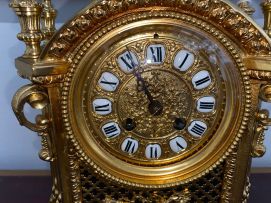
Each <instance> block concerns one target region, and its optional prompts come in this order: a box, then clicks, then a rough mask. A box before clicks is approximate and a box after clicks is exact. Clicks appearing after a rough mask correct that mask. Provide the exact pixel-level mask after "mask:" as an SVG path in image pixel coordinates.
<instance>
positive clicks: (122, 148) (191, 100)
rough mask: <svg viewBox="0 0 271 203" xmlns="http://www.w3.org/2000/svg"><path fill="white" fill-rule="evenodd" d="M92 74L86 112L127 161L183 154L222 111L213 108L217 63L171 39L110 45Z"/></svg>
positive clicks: (107, 144) (105, 143)
mask: <svg viewBox="0 0 271 203" xmlns="http://www.w3.org/2000/svg"><path fill="white" fill-rule="evenodd" d="M173 44H174V45H173ZM174 46H175V47H174ZM139 47H140V49H139ZM112 62H115V63H113V64H111V63H112ZM94 76H95V78H98V80H96V81H95V80H92V84H91V85H90V86H94V87H95V85H96V86H97V88H94V89H89V90H87V89H86V91H85V92H86V93H87V94H86V95H87V97H86V98H91V100H92V101H91V103H92V104H93V105H92V106H93V109H94V112H95V114H94V116H92V114H91V112H90V113H89V114H88V116H90V117H89V118H90V119H91V120H92V122H93V124H94V126H95V128H96V126H97V127H98V126H99V128H101V132H102V135H101V136H99V137H98V138H97V139H99V140H100V141H99V142H100V143H101V147H104V149H105V150H108V151H110V153H113V154H114V156H116V157H118V158H120V159H123V160H126V161H128V162H131V163H133V164H138V163H139V164H140V165H142V164H143V165H144V164H154V165H156V164H161V163H160V162H164V163H166V162H167V161H168V160H171V159H172V160H174V159H180V158H185V157H186V156H189V154H191V153H193V152H194V150H197V148H198V147H200V146H201V145H202V144H203V143H204V142H205V141H206V140H208V139H209V137H210V134H211V131H212V127H210V128H209V127H208V126H215V125H216V122H217V119H218V118H219V117H220V116H221V115H222V112H221V111H220V110H217V108H218V107H221V105H223V102H222V101H223V94H224V92H223V91H224V90H223V86H222V83H223V80H222V78H221V76H220V72H219V68H218V67H217V66H212V65H211V64H210V62H209V61H207V60H206V57H205V56H204V54H203V53H195V52H193V50H191V49H188V48H186V47H184V44H183V43H181V42H178V41H174V40H172V39H167V42H166V43H165V41H164V40H159V39H158V38H155V39H139V40H137V41H135V42H132V43H129V44H124V45H122V46H116V47H114V48H112V50H110V53H109V54H108V55H107V57H106V58H105V60H104V61H103V62H102V63H101V64H100V66H99V68H98V69H97V71H96V72H95V74H94ZM214 77H216V78H215V79H213V78H214ZM209 95H212V96H209ZM97 98H98V99H97ZM86 100H88V99H86ZM218 102H220V103H218ZM208 114H212V115H210V116H207V115H208ZM112 120H114V121H112ZM100 123H104V124H103V126H102V127H100ZM180 134H181V136H180ZM188 143H189V144H188ZM149 162H150V163H149Z"/></svg>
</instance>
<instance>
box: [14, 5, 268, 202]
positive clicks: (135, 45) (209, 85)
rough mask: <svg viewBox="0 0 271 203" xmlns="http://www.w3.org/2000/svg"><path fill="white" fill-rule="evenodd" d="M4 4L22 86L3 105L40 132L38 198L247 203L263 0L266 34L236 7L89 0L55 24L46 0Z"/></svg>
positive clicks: (260, 95)
mask: <svg viewBox="0 0 271 203" xmlns="http://www.w3.org/2000/svg"><path fill="white" fill-rule="evenodd" d="M10 6H11V7H12V8H13V9H14V10H15V12H16V14H17V15H18V17H19V19H20V23H21V28H22V30H21V33H19V34H18V39H20V40H21V41H23V42H24V43H25V44H26V50H25V53H24V55H22V56H21V57H19V58H17V59H16V61H15V63H16V68H17V69H18V73H19V75H20V76H21V77H23V78H27V79H29V80H30V81H31V84H29V85H26V86H24V87H22V88H21V89H19V90H18V92H17V93H16V94H15V96H14V99H13V101H12V107H13V110H14V112H15V114H16V116H17V118H18V120H19V122H20V123H21V124H22V125H24V126H26V127H27V128H29V129H31V130H33V131H35V132H38V134H39V135H40V136H41V140H42V149H41V151H40V154H39V155H40V158H41V159H43V160H45V161H49V162H50V164H51V174H52V179H53V191H52V195H51V198H50V202H95V201H96V202H195V201H203V202H209V201H212V202H245V201H246V200H247V198H248V192H249V185H250V184H249V169H250V164H251V158H252V157H261V156H263V155H264V153H265V146H264V145H263V140H264V131H265V130H266V128H267V126H268V125H270V123H271V121H270V119H269V113H268V111H267V110H263V109H260V105H261V101H266V102H270V93H269V92H270V88H271V87H270V82H269V81H270V78H271V72H270V67H269V64H270V53H271V52H270V51H271V46H270V38H269V37H268V34H269V30H270V22H268V19H269V17H270V3H269V2H268V1H267V2H266V3H263V4H262V7H263V10H264V12H265V18H266V19H267V20H266V22H265V28H264V29H265V31H266V32H267V34H266V32H265V31H264V30H262V29H261V28H260V27H259V26H258V25H257V24H256V23H255V22H254V21H253V20H252V19H251V17H249V15H251V14H252V12H253V8H251V7H250V5H249V3H248V2H242V3H240V5H239V7H237V6H235V5H233V4H232V3H230V2H229V1H223V0H221V1H217V0H178V1H177V0H170V1H162V0H102V1H92V2H91V3H90V4H89V5H88V6H87V7H86V8H85V9H83V10H82V11H81V12H79V13H78V14H77V15H76V16H75V17H74V18H73V19H71V20H70V21H69V22H67V23H66V24H64V25H63V26H62V28H61V29H60V30H58V31H56V29H55V17H56V13H57V12H56V10H55V9H54V8H53V6H52V3H51V1H50V0H44V1H43V2H42V3H37V2H36V1H34V0H28V1H27V0H21V1H20V0H14V1H12V2H11V3H10ZM240 7H241V8H240ZM245 12H246V13H247V14H246V13H245ZM26 103H28V104H30V105H31V106H32V107H33V108H35V109H41V110H42V113H41V114H40V115H38V116H37V118H36V122H35V123H32V122H30V121H29V120H28V119H27V118H26V117H25V115H24V111H23V108H24V106H25V104H26ZM202 188H204V190H203V189H202Z"/></svg>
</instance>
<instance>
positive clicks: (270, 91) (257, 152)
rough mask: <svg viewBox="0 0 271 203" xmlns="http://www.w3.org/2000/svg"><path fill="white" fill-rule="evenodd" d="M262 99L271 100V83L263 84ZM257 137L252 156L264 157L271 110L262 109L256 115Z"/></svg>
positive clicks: (270, 123)
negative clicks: (270, 111)
mask: <svg viewBox="0 0 271 203" xmlns="http://www.w3.org/2000/svg"><path fill="white" fill-rule="evenodd" d="M260 99H261V100H263V101H265V102H271V85H270V84H267V85H264V86H262V88H261V90H260ZM256 122H257V124H256V127H255V137H254V141H253V150H252V157H262V156H263V155H264V154H265V152H266V147H265V145H264V138H265V131H266V130H267V129H268V126H271V119H270V118H269V111H268V110H266V109H261V110H259V112H258V113H257V115H256Z"/></svg>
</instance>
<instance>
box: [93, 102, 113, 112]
mask: <svg viewBox="0 0 271 203" xmlns="http://www.w3.org/2000/svg"><path fill="white" fill-rule="evenodd" d="M95 111H99V112H104V111H110V107H109V104H105V105H100V106H95Z"/></svg>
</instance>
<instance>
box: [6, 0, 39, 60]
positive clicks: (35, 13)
mask: <svg viewBox="0 0 271 203" xmlns="http://www.w3.org/2000/svg"><path fill="white" fill-rule="evenodd" d="M10 7H12V8H13V10H14V11H15V13H16V14H17V16H18V18H19V22H20V25H21V32H20V33H19V34H18V35H17V37H18V39H19V40H21V41H23V42H24V43H25V45H26V49H25V53H24V55H23V56H22V57H23V58H27V59H36V58H38V57H39V55H40V52H41V46H40V43H41V41H42V40H43V39H44V34H43V33H42V32H41V30H40V18H41V12H42V6H41V4H39V3H37V2H36V1H35V0H13V1H12V2H11V3H10Z"/></svg>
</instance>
